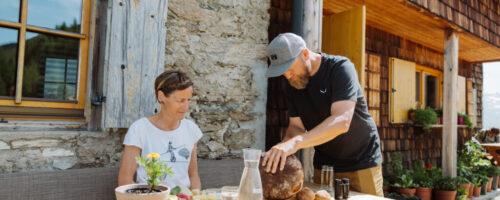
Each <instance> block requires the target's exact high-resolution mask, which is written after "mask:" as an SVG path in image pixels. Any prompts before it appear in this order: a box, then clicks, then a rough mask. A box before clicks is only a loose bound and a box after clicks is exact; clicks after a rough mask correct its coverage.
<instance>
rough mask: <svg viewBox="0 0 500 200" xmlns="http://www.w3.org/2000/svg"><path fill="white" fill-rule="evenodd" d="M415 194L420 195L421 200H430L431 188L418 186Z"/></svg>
mask: <svg viewBox="0 0 500 200" xmlns="http://www.w3.org/2000/svg"><path fill="white" fill-rule="evenodd" d="M415 195H417V197H420V198H421V199H422V200H431V199H432V188H422V187H418V188H417V191H416V193H415Z"/></svg>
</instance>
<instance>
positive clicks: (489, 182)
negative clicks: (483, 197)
mask: <svg viewBox="0 0 500 200" xmlns="http://www.w3.org/2000/svg"><path fill="white" fill-rule="evenodd" d="M488 179H490V181H488V185H486V192H491V184H492V183H493V177H488Z"/></svg>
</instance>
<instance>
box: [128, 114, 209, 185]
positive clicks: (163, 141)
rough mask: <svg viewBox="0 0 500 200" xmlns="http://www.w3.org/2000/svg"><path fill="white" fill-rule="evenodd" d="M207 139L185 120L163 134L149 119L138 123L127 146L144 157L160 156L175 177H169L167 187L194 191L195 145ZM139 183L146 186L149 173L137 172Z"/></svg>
mask: <svg viewBox="0 0 500 200" xmlns="http://www.w3.org/2000/svg"><path fill="white" fill-rule="evenodd" d="M202 136H203V134H202V132H201V130H200V128H199V127H198V126H197V125H196V124H195V123H194V122H192V121H191V120H188V119H183V120H181V123H180V125H179V127H178V128H177V129H175V130H173V131H163V130H160V129H159V128H157V127H156V126H154V125H153V124H152V123H151V122H150V121H149V120H148V119H147V118H145V117H144V118H141V119H139V120H137V121H135V122H134V123H133V124H132V125H131V126H130V128H129V129H128V132H127V134H126V135H125V140H124V141H123V144H124V145H130V146H136V147H139V148H140V149H141V150H142V152H141V156H142V157H145V156H147V155H148V154H150V153H159V154H160V159H161V160H163V161H165V163H166V164H167V165H168V166H169V167H172V171H173V172H174V173H173V174H172V177H169V176H166V178H165V182H164V183H163V185H167V186H169V187H170V188H173V187H175V186H181V187H187V188H190V186H191V183H190V181H189V175H188V168H189V162H190V161H191V152H192V151H193V147H194V144H195V143H196V142H197V141H198V140H199V139H200V138H201V137H202ZM137 183H146V171H145V170H144V168H142V167H140V166H139V167H138V168H137Z"/></svg>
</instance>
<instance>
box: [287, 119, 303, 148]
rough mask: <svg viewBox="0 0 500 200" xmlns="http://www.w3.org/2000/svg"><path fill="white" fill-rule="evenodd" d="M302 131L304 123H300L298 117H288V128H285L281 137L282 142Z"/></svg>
mask: <svg viewBox="0 0 500 200" xmlns="http://www.w3.org/2000/svg"><path fill="white" fill-rule="evenodd" d="M304 132H306V129H305V128H304V124H303V123H302V120H301V119H300V117H290V120H289V123H288V128H287V129H286V134H285V138H283V141H282V142H286V141H288V140H289V139H292V138H293V137H295V136H297V135H300V134H302V133H304Z"/></svg>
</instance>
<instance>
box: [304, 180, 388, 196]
mask: <svg viewBox="0 0 500 200" xmlns="http://www.w3.org/2000/svg"><path fill="white" fill-rule="evenodd" d="M304 187H308V188H311V190H313V191H315V192H316V191H318V190H320V188H321V186H320V185H319V184H316V183H309V182H306V183H304ZM351 199H352V200H357V199H360V200H378V199H388V198H384V197H378V196H373V195H370V194H363V193H359V192H356V191H352V190H351V191H349V200H351ZM332 200H333V198H332Z"/></svg>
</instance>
